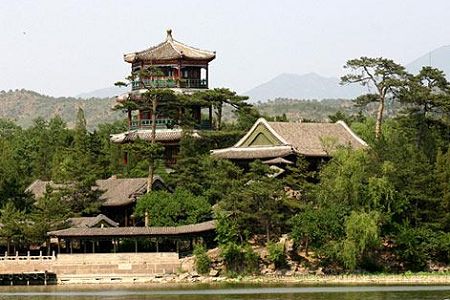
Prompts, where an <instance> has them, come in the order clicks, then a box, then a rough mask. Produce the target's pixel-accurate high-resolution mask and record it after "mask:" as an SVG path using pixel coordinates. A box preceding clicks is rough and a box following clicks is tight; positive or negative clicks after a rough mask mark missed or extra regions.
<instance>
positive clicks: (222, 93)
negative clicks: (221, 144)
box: [193, 88, 251, 130]
mask: <svg viewBox="0 0 450 300" xmlns="http://www.w3.org/2000/svg"><path fill="white" fill-rule="evenodd" d="M193 97H194V98H197V99H201V100H203V101H205V102H206V103H209V104H210V105H212V106H213V107H214V109H215V110H216V117H217V125H216V129H217V130H221V128H222V115H223V106H224V105H225V104H228V105H231V107H233V108H235V109H237V110H241V109H243V108H246V107H250V106H251V105H250V104H248V103H246V102H245V100H247V99H248V97H247V96H239V95H238V94H237V93H236V92H234V91H231V90H229V89H226V88H215V89H213V90H205V91H200V92H197V93H195V94H194V95H193Z"/></svg>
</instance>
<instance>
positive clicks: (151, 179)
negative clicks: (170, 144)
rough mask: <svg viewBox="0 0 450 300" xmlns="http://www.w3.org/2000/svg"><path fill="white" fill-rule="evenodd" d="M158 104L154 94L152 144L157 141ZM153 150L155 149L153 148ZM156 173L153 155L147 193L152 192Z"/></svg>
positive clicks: (149, 166) (149, 168) (149, 167)
mask: <svg viewBox="0 0 450 300" xmlns="http://www.w3.org/2000/svg"><path fill="white" fill-rule="evenodd" d="M157 106H158V102H157V99H156V98H155V96H153V99H152V137H151V144H152V146H153V145H155V143H156V108H157ZM152 150H153V149H152ZM154 173H155V160H154V157H151V158H150V160H149V165H148V178H147V193H149V192H151V190H152V186H153V177H154Z"/></svg>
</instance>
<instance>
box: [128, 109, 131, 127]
mask: <svg viewBox="0 0 450 300" xmlns="http://www.w3.org/2000/svg"><path fill="white" fill-rule="evenodd" d="M127 118H128V129H130V128H131V109H128V110H127Z"/></svg>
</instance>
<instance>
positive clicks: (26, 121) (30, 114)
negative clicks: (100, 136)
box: [0, 90, 125, 129]
mask: <svg viewBox="0 0 450 300" xmlns="http://www.w3.org/2000/svg"><path fill="white" fill-rule="evenodd" d="M115 102H116V100H115V98H104V99H97V98H95V99H88V100H86V99H81V98H72V97H60V98H55V97H50V96H46V95H41V94H39V93H36V92H33V91H28V90H15V91H8V92H6V91H0V118H2V119H8V120H11V121H15V122H16V123H17V124H18V125H21V126H24V127H27V126H30V125H31V124H32V122H33V120H34V119H36V118H38V117H42V118H44V119H45V120H49V119H51V118H52V117H54V116H57V115H59V116H60V117H61V118H62V119H64V120H65V121H66V122H67V125H68V126H69V127H73V126H74V124H75V118H76V115H77V111H78V108H79V107H81V108H83V110H84V114H85V117H86V122H87V126H88V128H90V129H94V128H95V127H96V126H97V125H98V124H101V123H107V122H113V121H116V120H120V119H123V118H125V116H124V114H123V113H122V112H121V111H114V110H113V109H112V107H113V106H114V104H115Z"/></svg>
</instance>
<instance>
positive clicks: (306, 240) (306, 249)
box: [305, 237, 309, 256]
mask: <svg viewBox="0 0 450 300" xmlns="http://www.w3.org/2000/svg"><path fill="white" fill-rule="evenodd" d="M308 248H309V238H308V237H306V239H305V255H306V256H308V250H309V249H308Z"/></svg>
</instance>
